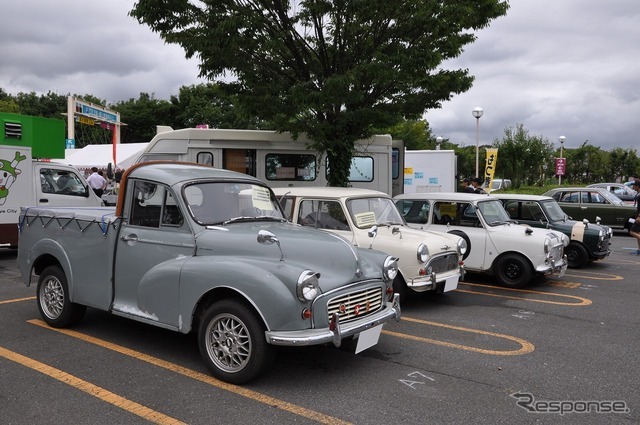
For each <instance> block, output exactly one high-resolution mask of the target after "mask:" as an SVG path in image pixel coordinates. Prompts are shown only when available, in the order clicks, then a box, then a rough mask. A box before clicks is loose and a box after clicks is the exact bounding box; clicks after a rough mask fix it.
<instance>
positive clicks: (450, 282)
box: [444, 276, 458, 292]
mask: <svg viewBox="0 0 640 425" xmlns="http://www.w3.org/2000/svg"><path fill="white" fill-rule="evenodd" d="M457 287H458V276H451V277H448V278H447V280H446V281H445V282H444V292H449V291H453V290H454V289H456V288H457Z"/></svg>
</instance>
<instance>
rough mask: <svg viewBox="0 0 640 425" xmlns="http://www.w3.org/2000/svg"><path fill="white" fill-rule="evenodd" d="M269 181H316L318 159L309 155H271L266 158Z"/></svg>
mask: <svg viewBox="0 0 640 425" xmlns="http://www.w3.org/2000/svg"><path fill="white" fill-rule="evenodd" d="M265 159H266V171H265V173H266V178H267V180H302V181H313V180H315V179H316V157H315V155H309V154H296V153H270V154H267V155H266V157H265Z"/></svg>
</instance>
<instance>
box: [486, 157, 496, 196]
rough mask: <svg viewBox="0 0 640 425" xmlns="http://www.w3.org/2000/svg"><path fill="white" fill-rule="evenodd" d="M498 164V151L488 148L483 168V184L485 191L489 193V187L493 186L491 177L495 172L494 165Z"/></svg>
mask: <svg viewBox="0 0 640 425" xmlns="http://www.w3.org/2000/svg"><path fill="white" fill-rule="evenodd" d="M497 162H498V149H496V148H488V149H487V159H486V161H485V166H484V182H485V185H486V189H485V190H486V191H487V192H491V185H492V184H493V175H494V173H495V171H496V164H497Z"/></svg>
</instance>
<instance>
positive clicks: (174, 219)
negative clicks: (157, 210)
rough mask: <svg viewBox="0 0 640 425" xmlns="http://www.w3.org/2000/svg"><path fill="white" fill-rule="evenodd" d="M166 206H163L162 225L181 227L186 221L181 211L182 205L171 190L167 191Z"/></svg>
mask: <svg viewBox="0 0 640 425" xmlns="http://www.w3.org/2000/svg"><path fill="white" fill-rule="evenodd" d="M166 194H167V195H166V197H165V201H164V206H163V208H162V225H163V226H170V227H180V226H182V223H184V218H183V217H182V213H181V212H180V207H178V205H177V204H176V200H175V198H174V197H173V194H172V193H171V191H169V190H167V191H166Z"/></svg>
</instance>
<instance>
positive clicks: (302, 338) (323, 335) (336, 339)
mask: <svg viewBox="0 0 640 425" xmlns="http://www.w3.org/2000/svg"><path fill="white" fill-rule="evenodd" d="M400 316H401V312H400V295H399V294H393V301H392V302H391V306H387V307H386V308H385V309H384V310H381V311H378V312H376V313H374V314H372V315H370V316H367V317H365V318H363V319H361V320H355V321H353V322H349V323H345V324H341V323H340V320H339V318H338V315H337V314H334V315H333V317H332V319H331V323H330V324H329V327H327V328H323V329H303V330H300V331H283V332H279V331H266V332H265V333H264V334H265V337H266V338H267V342H268V343H269V344H273V345H285V346H304V345H319V344H326V343H329V342H331V343H333V345H335V346H336V347H340V345H341V344H342V340H343V339H344V338H346V337H349V336H352V335H357V334H359V333H360V332H362V331H366V330H367V329H371V328H373V327H375V326H378V325H381V324H383V323H386V322H388V321H390V320H391V319H396V322H398V321H400Z"/></svg>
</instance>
